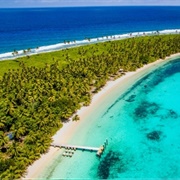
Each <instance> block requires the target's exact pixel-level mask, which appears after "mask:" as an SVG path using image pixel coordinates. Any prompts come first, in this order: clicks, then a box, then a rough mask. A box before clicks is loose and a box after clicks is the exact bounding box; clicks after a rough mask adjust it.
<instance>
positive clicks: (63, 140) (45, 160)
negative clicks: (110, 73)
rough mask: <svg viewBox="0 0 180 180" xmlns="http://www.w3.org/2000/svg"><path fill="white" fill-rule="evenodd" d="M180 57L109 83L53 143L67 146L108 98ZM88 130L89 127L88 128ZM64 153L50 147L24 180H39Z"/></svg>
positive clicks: (58, 134)
mask: <svg viewBox="0 0 180 180" xmlns="http://www.w3.org/2000/svg"><path fill="white" fill-rule="evenodd" d="M178 57H180V53H178V54H174V55H172V56H170V57H167V58H166V59H165V60H157V61H155V62H153V63H151V64H148V65H145V66H144V67H142V68H140V69H138V70H137V71H135V72H127V73H126V75H124V76H122V77H120V78H118V79H116V80H115V81H108V82H107V84H106V85H105V86H104V87H103V88H102V90H101V91H100V92H98V93H97V94H95V95H94V96H93V97H92V102H91V104H90V105H89V106H88V107H82V108H81V109H80V110H78V112H77V114H78V115H79V117H80V120H79V121H69V122H68V123H65V124H64V125H63V127H62V128H61V129H60V130H59V131H58V132H57V133H56V134H55V135H54V136H53V142H54V143H57V144H67V143H68V140H69V139H71V138H73V134H74V133H75V132H76V131H77V130H78V129H79V128H80V127H82V125H83V124H84V123H85V122H86V119H87V117H88V116H90V115H91V114H93V112H94V111H97V109H98V107H99V106H101V105H103V109H105V108H107V107H108V106H109V104H108V102H107V101H109V99H108V98H107V97H108V96H110V95H111V96H112V94H113V96H112V98H111V101H112V102H113V101H115V99H116V97H117V96H120V95H121V94H123V93H124V92H125V91H126V90H127V88H129V87H130V86H131V85H132V84H133V83H135V82H136V81H137V80H139V79H141V78H142V77H143V76H144V75H146V74H148V73H149V72H151V71H152V70H154V69H156V68H157V67H159V66H161V65H162V64H164V63H166V62H168V61H170V60H173V59H175V58H178ZM87 128H88V127H87ZM60 153H62V150H60V149H59V148H54V147H50V148H49V150H48V152H47V153H46V154H43V155H42V156H41V158H40V159H39V160H37V161H35V162H34V163H33V164H32V165H31V166H29V167H28V169H27V173H26V175H25V176H24V178H23V179H33V178H37V177H38V176H39V174H41V173H42V172H43V170H44V169H45V168H46V167H47V166H48V165H49V163H50V162H52V161H53V160H54V159H55V158H56V156H57V155H58V154H60Z"/></svg>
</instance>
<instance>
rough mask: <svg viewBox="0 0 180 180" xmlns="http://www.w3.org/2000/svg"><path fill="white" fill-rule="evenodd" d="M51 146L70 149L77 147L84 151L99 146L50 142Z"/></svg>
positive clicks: (96, 149)
mask: <svg viewBox="0 0 180 180" xmlns="http://www.w3.org/2000/svg"><path fill="white" fill-rule="evenodd" d="M51 146H53V147H59V148H70V149H72V148H73V149H79V150H86V151H98V150H99V148H97V147H88V146H74V145H65V144H54V143H52V144H51Z"/></svg>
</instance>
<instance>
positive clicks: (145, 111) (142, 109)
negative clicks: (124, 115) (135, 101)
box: [134, 101, 159, 118]
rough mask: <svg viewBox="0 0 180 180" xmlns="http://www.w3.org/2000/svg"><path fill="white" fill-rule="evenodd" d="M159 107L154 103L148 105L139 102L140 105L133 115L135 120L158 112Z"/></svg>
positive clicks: (147, 103) (144, 102) (145, 102)
mask: <svg viewBox="0 0 180 180" xmlns="http://www.w3.org/2000/svg"><path fill="white" fill-rule="evenodd" d="M158 109H159V106H158V104H156V103H150V102H147V101H143V102H141V104H140V105H139V106H138V107H137V108H136V109H135V111H134V114H135V117H136V118H146V117H147V116H148V115H154V114H156V112H157V111H158Z"/></svg>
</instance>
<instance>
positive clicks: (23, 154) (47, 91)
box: [0, 35, 180, 179]
mask: <svg viewBox="0 0 180 180" xmlns="http://www.w3.org/2000/svg"><path fill="white" fill-rule="evenodd" d="M177 52H180V35H161V36H153V37H139V38H131V39H125V40H119V41H111V42H105V43H98V44H93V45H88V46H81V47H77V48H72V49H66V50H63V51H59V52H53V53H47V54H40V55H35V56H31V57H30V58H27V57H24V58H18V59H17V60H14V61H4V62H0V64H1V67H2V65H3V66H4V68H3V73H2V74H1V75H2V77H1V80H0V178H1V179H17V178H20V177H21V175H22V174H23V173H24V172H25V170H26V168H27V166H28V165H30V164H32V163H33V162H34V161H35V160H36V159H38V158H39V157H40V154H41V153H45V152H46V151H47V149H48V147H49V145H50V143H51V137H52V136H53V134H54V133H55V132H56V131H57V130H58V129H59V128H60V127H61V126H62V124H63V122H64V121H67V120H68V119H69V117H71V116H72V114H73V113H75V112H76V111H77V109H79V108H80V107H81V106H82V105H89V103H90V102H91V96H92V94H93V93H95V92H97V91H98V90H100V89H101V87H103V86H104V85H105V83H106V81H107V80H109V79H114V78H117V77H119V76H121V75H122V74H121V71H120V69H123V70H124V72H126V71H134V70H136V69H137V68H139V67H142V66H143V65H144V64H148V63H151V62H153V61H155V60H157V59H159V58H165V57H166V56H169V55H170V54H174V53H177ZM43 58H44V59H43ZM10 64H13V66H12V67H13V68H14V69H12V68H11V69H9V70H8V68H10V67H11V66H10ZM76 119H78V117H77V116H74V120H76Z"/></svg>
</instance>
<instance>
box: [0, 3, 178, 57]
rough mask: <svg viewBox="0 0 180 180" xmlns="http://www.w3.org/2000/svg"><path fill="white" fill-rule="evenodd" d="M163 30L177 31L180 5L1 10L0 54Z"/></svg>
mask: <svg viewBox="0 0 180 180" xmlns="http://www.w3.org/2000/svg"><path fill="white" fill-rule="evenodd" d="M166 29H180V6H179V7H175V6H174V7H142V6H141V7H73V8H72V7H66V8H29V9H28V8H26V9H0V42H1V43H0V54H2V53H6V52H12V51H13V50H14V49H16V50H23V49H27V48H36V47H41V46H48V45H53V44H57V43H62V42H64V40H66V41H73V40H84V39H85V38H86V37H88V38H97V37H102V36H106V35H115V34H125V33H130V32H143V31H151V30H166Z"/></svg>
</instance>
